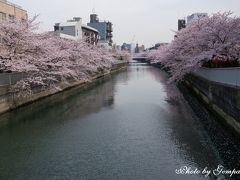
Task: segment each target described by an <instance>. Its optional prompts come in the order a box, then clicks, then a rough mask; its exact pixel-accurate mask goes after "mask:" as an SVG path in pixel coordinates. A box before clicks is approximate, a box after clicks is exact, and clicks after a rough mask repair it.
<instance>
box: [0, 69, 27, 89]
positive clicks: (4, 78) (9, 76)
mask: <svg viewBox="0 0 240 180" xmlns="http://www.w3.org/2000/svg"><path fill="white" fill-rule="evenodd" d="M26 77H27V74H26V73H20V72H12V73H0V86H6V85H12V84H16V83H17V82H18V81H20V80H22V79H24V78H26Z"/></svg>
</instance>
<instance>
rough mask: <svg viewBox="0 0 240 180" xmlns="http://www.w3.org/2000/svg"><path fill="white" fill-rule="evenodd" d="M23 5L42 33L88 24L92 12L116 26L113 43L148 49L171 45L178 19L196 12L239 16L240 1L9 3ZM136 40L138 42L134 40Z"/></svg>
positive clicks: (21, 0) (55, 0) (50, 0)
mask: <svg viewBox="0 0 240 180" xmlns="http://www.w3.org/2000/svg"><path fill="white" fill-rule="evenodd" d="M10 1H11V2H13V3H16V4H18V5H21V6H22V7H23V8H24V9H26V10H27V11H28V14H29V16H30V17H31V16H33V15H34V14H40V16H39V18H38V20H39V21H40V22H42V23H41V26H40V29H41V30H42V31H50V30H53V25H54V24H55V23H56V22H62V21H65V20H67V19H71V18H72V17H75V16H77V17H82V19H83V23H85V24H86V23H87V22H88V21H89V15H90V14H91V13H92V11H93V9H95V12H96V13H97V14H98V15H99V18H100V20H109V21H111V22H112V23H113V28H114V29H113V30H114V32H113V35H114V39H113V40H114V42H116V43H117V44H122V43H123V42H132V41H133V42H134V43H136V42H138V43H139V44H145V45H146V46H147V47H149V46H151V45H154V44H155V43H157V42H170V41H171V40H172V39H173V36H174V33H173V32H172V30H176V29H177V19H178V18H184V17H186V16H187V15H190V14H192V13H195V12H206V13H209V14H212V13H215V12H219V11H221V12H223V11H229V10H230V11H233V12H234V14H235V15H238V16H240V0H38V1H37V0H36V1H33V0H31V1H29V0H28V1H27V0H10ZM134 37H135V38H134Z"/></svg>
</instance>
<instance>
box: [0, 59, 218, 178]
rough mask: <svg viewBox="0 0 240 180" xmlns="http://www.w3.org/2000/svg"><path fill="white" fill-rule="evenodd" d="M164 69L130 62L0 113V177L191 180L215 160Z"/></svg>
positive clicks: (206, 139)
mask: <svg viewBox="0 0 240 180" xmlns="http://www.w3.org/2000/svg"><path fill="white" fill-rule="evenodd" d="M166 81H167V75H166V74H165V73H164V72H161V71H160V70H159V69H156V68H154V67H150V66H146V65H144V64H138V63H135V64H132V66H129V68H128V69H127V70H126V71H122V72H119V73H116V74H114V75H112V76H109V77H106V78H104V79H101V80H99V81H98V82H96V83H94V84H92V85H91V86H90V87H87V88H84V89H83V88H76V89H72V90H70V91H67V92H64V93H62V94H59V95H56V96H53V97H51V98H48V99H45V100H43V101H40V102H37V103H35V104H32V105H28V106H25V107H23V108H20V109H18V110H16V111H13V112H10V113H7V114H4V115H3V116H1V117H0V143H1V147H0V179H4V180H5V179H6V180H8V179H13V180H15V179H16V180H18V179H20V180H28V179H29V180H32V179H50V180H52V179H57V180H59V179H60V180H61V179H64V180H65V179H83V180H84V179H86V180H88V179H89V180H95V179H99V180H102V179H103V180H104V179H109V180H115V179H123V180H126V179H133V180H135V179H136V180H155V179H156V180H157V179H160V180H161V179H162V180H168V179H169V180H174V179H183V180H188V179H189V180H190V179H191V180H195V179H206V178H205V177H203V176H201V175H187V176H184V175H177V174H176V173H175V170H176V169H179V168H180V167H182V166H185V165H186V166H191V167H196V168H198V169H200V170H202V169H203V168H204V167H206V166H207V167H209V169H211V168H215V167H216V166H217V165H218V164H220V163H221V160H220V158H219V157H218V153H217V152H216V151H215V150H214V146H213V145H211V142H210V140H209V139H208V136H207V135H206V133H205V132H204V130H203V127H202V126H201V124H200V123H199V121H198V120H196V118H195V116H194V114H193V113H192V111H191V109H190V107H189V106H188V105H187V104H186V103H185V102H184V100H183V99H181V98H180V99H179V98H178V101H173V100H172V99H174V97H173V98H172V96H170V94H174V95H175V94H178V93H179V92H178V90H177V89H176V88H175V87H174V86H171V85H168V84H167V82H166Z"/></svg>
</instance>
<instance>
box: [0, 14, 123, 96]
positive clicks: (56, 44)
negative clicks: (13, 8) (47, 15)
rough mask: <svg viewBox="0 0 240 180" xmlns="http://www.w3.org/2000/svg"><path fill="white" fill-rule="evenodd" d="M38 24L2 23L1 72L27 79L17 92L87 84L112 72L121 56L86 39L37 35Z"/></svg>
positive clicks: (17, 87)
mask: <svg viewBox="0 0 240 180" xmlns="http://www.w3.org/2000/svg"><path fill="white" fill-rule="evenodd" d="M35 21H36V18H33V19H32V20H29V21H4V22H1V23H0V37H1V41H0V69H1V71H13V72H23V73H26V74H27V78H25V79H23V80H21V81H19V82H18V83H17V84H16V85H15V86H14V91H15V92H24V91H23V90H25V91H27V92H31V89H32V88H34V87H37V86H40V87H50V86H53V87H56V84H57V83H58V82H59V81H66V80H68V79H76V80H83V81H88V80H89V79H90V78H91V77H92V76H94V75H95V74H97V73H99V72H105V71H109V70H110V69H111V67H112V63H113V59H114V58H116V56H119V54H118V55H116V54H114V53H113V52H111V51H109V50H106V49H103V48H99V47H97V46H93V45H91V44H88V43H86V42H85V41H84V40H81V41H73V40H68V39H63V38H60V37H59V36H57V35H56V34H54V33H41V34H40V33H36V30H37V29H38V23H36V22H35ZM123 56H125V54H124V55H123Z"/></svg>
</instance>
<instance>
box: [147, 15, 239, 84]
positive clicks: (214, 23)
mask: <svg viewBox="0 0 240 180" xmlns="http://www.w3.org/2000/svg"><path fill="white" fill-rule="evenodd" d="M239 28H240V18H239V17H232V13H231V12H224V13H216V14H213V15H212V16H210V17H204V18H200V19H198V20H196V21H193V22H192V23H190V24H188V25H187V27H186V28H185V29H182V30H181V31H178V32H177V33H176V38H175V39H174V40H173V41H172V42H171V43H170V44H169V45H167V46H164V47H160V48H159V49H158V50H156V51H154V52H151V53H150V54H148V56H149V57H150V58H151V59H152V63H161V64H163V65H165V66H166V67H168V68H169V69H170V72H171V74H172V77H171V79H170V81H180V80H182V78H183V77H184V75H185V74H188V73H191V72H194V71H196V70H197V69H198V68H199V67H202V66H203V65H204V64H205V63H206V62H209V61H214V60H221V61H238V62H239V56H240V54H239V52H240V31H239ZM234 64H235V65H236V63H234Z"/></svg>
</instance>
